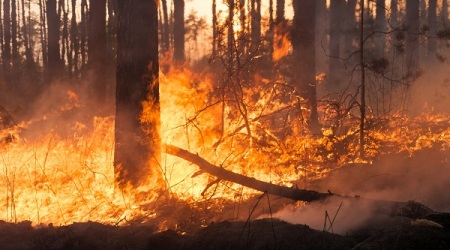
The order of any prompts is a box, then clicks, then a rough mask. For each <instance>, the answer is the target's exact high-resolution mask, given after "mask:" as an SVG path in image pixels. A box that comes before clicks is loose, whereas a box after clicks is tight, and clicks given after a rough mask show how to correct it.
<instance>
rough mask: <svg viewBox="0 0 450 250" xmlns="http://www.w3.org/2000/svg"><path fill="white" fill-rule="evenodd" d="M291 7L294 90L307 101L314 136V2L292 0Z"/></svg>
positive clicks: (315, 126)
mask: <svg viewBox="0 0 450 250" xmlns="http://www.w3.org/2000/svg"><path fill="white" fill-rule="evenodd" d="M293 7H294V19H293V23H292V47H293V50H294V51H293V55H294V61H295V63H294V65H295V66H294V72H295V73H294V81H295V88H296V91H297V92H298V93H300V95H301V96H302V97H303V98H305V99H307V101H308V104H309V108H310V110H311V115H310V117H309V123H308V125H309V128H310V130H311V131H312V132H313V133H314V134H316V133H319V132H320V126H319V120H318V114H317V94H316V47H315V33H316V32H315V23H316V22H315V21H316V0H302V1H299V0H294V1H293Z"/></svg>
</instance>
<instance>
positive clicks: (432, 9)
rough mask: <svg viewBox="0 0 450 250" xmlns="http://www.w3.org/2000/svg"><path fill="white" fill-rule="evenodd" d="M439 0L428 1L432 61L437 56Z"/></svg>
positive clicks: (430, 58)
mask: <svg viewBox="0 0 450 250" xmlns="http://www.w3.org/2000/svg"><path fill="white" fill-rule="evenodd" d="M436 8H437V0H429V1H428V27H429V29H430V31H429V32H430V34H429V36H430V38H429V39H428V59H429V60H430V61H432V60H433V59H434V58H435V56H436V37H437V14H436Z"/></svg>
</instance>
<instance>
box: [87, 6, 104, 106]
mask: <svg viewBox="0 0 450 250" xmlns="http://www.w3.org/2000/svg"><path fill="white" fill-rule="evenodd" d="M89 4H90V9H89V30H88V33H89V36H88V69H89V77H90V79H91V80H92V85H93V86H92V88H91V90H92V94H91V98H93V99H94V101H95V103H96V105H102V104H104V103H105V100H106V94H105V93H106V91H107V88H106V87H107V85H106V83H105V73H106V59H107V55H106V0H90V1H89ZM102 108H103V107H100V109H102Z"/></svg>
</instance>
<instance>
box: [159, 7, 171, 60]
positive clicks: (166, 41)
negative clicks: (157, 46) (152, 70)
mask: <svg viewBox="0 0 450 250" xmlns="http://www.w3.org/2000/svg"><path fill="white" fill-rule="evenodd" d="M161 5H162V9H163V18H164V22H163V27H162V39H161V40H162V41H161V43H162V52H163V54H164V53H166V52H168V51H169V49H170V36H169V34H170V32H169V13H168V10H167V0H161Z"/></svg>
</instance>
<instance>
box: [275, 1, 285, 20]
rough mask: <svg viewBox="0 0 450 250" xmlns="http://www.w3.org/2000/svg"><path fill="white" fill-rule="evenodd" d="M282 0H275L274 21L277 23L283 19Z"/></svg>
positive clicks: (283, 2)
mask: <svg viewBox="0 0 450 250" xmlns="http://www.w3.org/2000/svg"><path fill="white" fill-rule="evenodd" d="M284 4H285V1H284V0H277V12H276V19H275V23H276V24H279V23H281V22H283V21H284Z"/></svg>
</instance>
